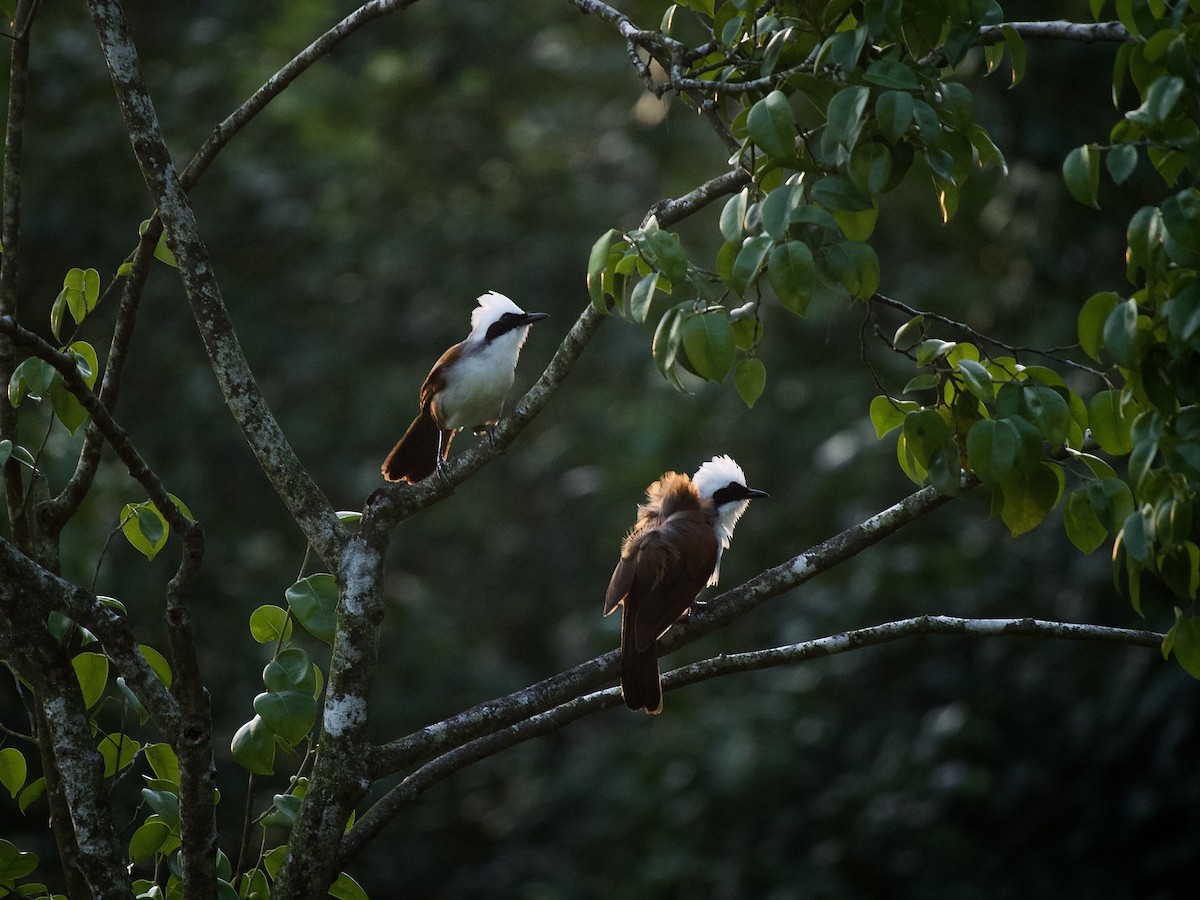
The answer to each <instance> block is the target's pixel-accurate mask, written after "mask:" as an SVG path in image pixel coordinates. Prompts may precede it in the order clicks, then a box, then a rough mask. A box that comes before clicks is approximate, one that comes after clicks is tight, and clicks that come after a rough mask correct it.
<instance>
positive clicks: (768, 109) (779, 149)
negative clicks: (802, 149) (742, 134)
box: [746, 91, 796, 161]
mask: <svg viewBox="0 0 1200 900" xmlns="http://www.w3.org/2000/svg"><path fill="white" fill-rule="evenodd" d="M746 129H747V131H748V132H749V134H750V140H752V141H753V142H754V143H755V144H757V145H758V146H759V147H761V148H762V149H763V151H764V152H765V153H766V154H767V155H768V156H770V157H771V158H773V159H777V160H782V161H786V160H789V159H791V158H792V157H794V156H795V155H796V117H795V115H794V114H793V113H792V107H791V105H790V104H789V103H788V98H787V95H786V94H784V93H783V92H782V91H771V93H769V94H767V96H765V97H763V99H761V100H759V101H758V102H757V103H755V104H754V105H753V106H752V107H750V112H749V114H748V115H747V116H746Z"/></svg>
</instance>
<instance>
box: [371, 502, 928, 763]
mask: <svg viewBox="0 0 1200 900" xmlns="http://www.w3.org/2000/svg"><path fill="white" fill-rule="evenodd" d="M949 499H950V498H948V497H945V496H942V495H940V494H938V493H937V491H935V490H934V489H933V488H922V489H921V490H919V491H917V492H916V493H914V494H910V495H909V496H908V497H905V498H904V499H903V500H901V501H900V502H899V503H896V504H894V505H893V506H890V507H888V508H887V509H885V510H883V511H881V512H879V513H877V514H875V515H873V516H871V517H870V518H869V519H867V520H866V521H864V522H861V523H859V524H857V525H854V526H852V527H851V528H848V529H846V530H845V531H843V532H841V533H840V534H838V535H835V536H834V537H832V538H829V539H828V540H826V541H823V542H821V543H820V544H818V545H817V546H815V547H813V548H812V549H810V550H808V551H807V552H805V553H802V554H800V555H799V556H796V557H793V558H792V559H790V560H788V561H787V562H785V563H782V564H780V565H778V566H775V567H773V568H770V569H767V570H766V571H765V572H762V573H760V574H759V575H757V576H756V577H754V578H751V579H750V580H749V581H747V582H745V583H744V584H741V585H738V586H737V587H735V588H731V589H730V590H728V591H726V592H724V593H723V594H721V595H719V596H717V597H715V598H713V599H712V600H709V601H707V602H705V603H704V604H703V605H702V606H698V607H696V608H695V609H694V610H693V613H692V615H691V616H689V617H688V618H686V619H685V620H683V621H682V622H680V623H679V624H677V625H676V626H675V627H674V628H672V629H671V630H670V631H669V632H668V633H667V635H666V637H665V638H663V639H662V640H661V641H660V642H659V644H660V648H661V652H664V653H665V652H668V651H670V650H673V649H676V648H678V647H681V646H683V645H684V644H688V643H691V642H692V641H695V640H697V639H698V638H700V637H703V636H704V635H706V634H710V633H711V632H713V631H716V630H717V629H719V628H723V627H724V626H725V625H727V624H729V623H730V622H731V621H733V620H734V619H736V618H738V617H739V616H742V615H745V614H746V613H747V612H749V611H750V610H752V609H754V608H755V607H757V606H758V605H759V604H761V603H763V602H764V601H766V600H767V599H769V598H771V597H774V596H777V595H779V594H782V593H784V592H785V591H789V590H791V589H792V588H794V587H797V586H798V585H801V584H803V583H804V582H806V581H808V580H809V579H811V578H814V577H816V576H817V575H819V574H821V573H822V572H826V571H828V570H829V569H831V568H833V567H834V566H836V565H837V564H838V563H840V562H843V561H845V560H847V559H851V558H853V557H854V556H856V555H858V554H859V553H861V552H862V551H863V550H865V549H866V548H868V547H870V546H873V545H874V544H877V543H879V542H880V541H881V540H883V539H884V538H886V537H888V536H889V535H892V534H894V533H895V532H896V531H898V530H899V529H901V528H903V527H904V526H905V525H907V524H909V523H911V522H913V521H916V520H917V519H919V518H921V517H922V516H925V515H927V514H928V513H930V512H932V511H933V510H935V509H937V508H938V507H940V506H941V505H942V504H944V503H946V502H947V501H948V500H949ZM618 660H619V653H618V651H615V650H614V651H611V652H609V653H605V654H602V655H601V656H597V657H595V658H593V659H591V660H588V661H587V662H585V663H581V664H580V665H578V666H575V667H574V668H572V669H569V670H567V671H566V672H562V673H560V674H558V675H555V676H553V677H551V678H547V679H546V680H544V681H541V682H539V683H537V684H535V685H532V686H530V687H528V688H525V689H523V690H520V691H516V692H515V693H512V694H509V695H508V696H506V697H501V698H498V699H496V700H491V701H488V702H487V703H482V704H480V705H479V706H476V707H474V708H472V709H469V710H467V711H465V712H462V713H459V714H458V715H456V716H452V717H451V718H449V719H445V720H443V721H441V722H438V723H435V724H433V725H429V726H427V727H426V728H423V729H421V730H419V731H416V732H414V733H413V734H410V735H408V736H407V737H404V738H401V739H399V740H396V741H391V742H390V743H387V744H384V745H382V746H380V747H378V748H376V750H375V752H374V754H373V760H372V773H373V775H374V777H376V778H379V777H383V776H385V775H389V774H393V773H395V772H399V771H403V770H404V769H407V768H410V767H411V766H414V765H419V764H420V763H421V762H423V761H425V760H427V759H430V758H431V757H433V756H435V755H437V754H439V753H442V752H444V751H445V750H446V749H448V748H451V747H454V746H457V745H459V744H462V743H465V742H466V741H470V740H474V739H476V738H479V737H483V736H485V735H487V734H491V733H493V732H496V731H499V730H501V729H504V728H507V727H509V726H511V725H513V724H515V723H517V722H519V721H521V720H522V719H525V718H528V717H530V716H533V715H537V714H538V713H542V712H545V711H546V710H548V709H551V708H552V707H555V706H558V705H559V704H561V703H564V702H566V701H567V700H569V699H572V698H574V697H577V696H578V695H579V694H581V693H582V692H583V691H586V690H590V689H591V688H593V687H595V686H596V685H598V684H601V683H603V682H604V681H605V680H607V679H611V678H613V677H614V676H615V674H616V671H617V665H618Z"/></svg>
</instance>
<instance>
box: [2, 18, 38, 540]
mask: <svg viewBox="0 0 1200 900" xmlns="http://www.w3.org/2000/svg"><path fill="white" fill-rule="evenodd" d="M33 10H34V3H33V2H32V0H20V2H19V3H18V4H17V8H16V14H15V15H14V16H13V31H14V34H13V37H12V40H11V41H10V42H9V45H10V55H9V66H8V117H7V120H6V122H5V129H4V172H3V176H2V177H3V189H4V198H3V207H0V246H2V247H3V253H2V254H0V316H12V315H16V311H17V263H18V259H19V255H20V247H21V240H20V237H21V166H22V162H23V159H24V148H25V95H26V88H27V84H28V80H29V79H28V74H29V30H30V27H31V26H32V24H33V20H32V18H31V17H32V15H33ZM14 368H16V359H15V357H14V353H13V345H12V340H11V339H10V338H9V337H8V336H7V335H0V385H7V384H8V382H9V379H10V378H11V377H12V373H13V369H14ZM0 440H9V441H12V442H13V444H16V443H17V411H16V410H15V409H13V407H12V405H11V404H9V403H4V402H0ZM3 469H4V471H3V476H4V494H5V499H6V501H7V508H8V517H9V523H10V527H11V528H12V534H13V536H14V537H15V538H16V540H17V542H18V543H20V544H21V546H22V547H26V548H28V547H29V546H30V534H29V523H28V521H27V520H26V518H25V489H24V482H23V480H22V476H21V469H20V464H19V463H18V462H17V461H16V460H15V459H9V460H8V461H7V462H6V463H5V464H4V467H3Z"/></svg>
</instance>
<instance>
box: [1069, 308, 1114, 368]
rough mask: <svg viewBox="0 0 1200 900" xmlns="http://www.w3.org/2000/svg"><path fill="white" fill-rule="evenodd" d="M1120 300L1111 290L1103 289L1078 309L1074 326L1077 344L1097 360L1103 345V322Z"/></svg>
mask: <svg viewBox="0 0 1200 900" xmlns="http://www.w3.org/2000/svg"><path fill="white" fill-rule="evenodd" d="M1120 302H1121V298H1120V297H1118V296H1117V295H1116V294H1114V293H1113V292H1112V291H1104V292H1102V293H1099V294H1093V295H1092V296H1091V297H1089V298H1088V299H1087V302H1086V303H1084V304H1083V307H1082V308H1081V309H1080V310H1079V319H1078V320H1077V322H1076V326H1075V327H1076V331H1077V333H1078V335H1079V345H1080V346H1081V347H1083V352H1084V353H1086V354H1087V355H1088V356H1090V357H1091V358H1092V359H1094V360H1096V361H1097V362H1099V361H1100V349H1101V347H1103V346H1104V324H1105V322H1107V321H1108V317H1109V316H1110V315H1111V314H1112V311H1113V310H1114V309H1116V308H1117V304H1118V303H1120Z"/></svg>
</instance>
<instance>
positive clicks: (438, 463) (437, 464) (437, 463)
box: [434, 428, 446, 481]
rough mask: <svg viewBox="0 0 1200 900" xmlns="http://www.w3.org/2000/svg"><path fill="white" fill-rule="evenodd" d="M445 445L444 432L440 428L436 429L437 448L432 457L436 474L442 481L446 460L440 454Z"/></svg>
mask: <svg viewBox="0 0 1200 900" xmlns="http://www.w3.org/2000/svg"><path fill="white" fill-rule="evenodd" d="M445 446H446V433H445V432H444V431H442V430H441V429H440V428H439V429H438V448H437V456H436V457H435V459H434V468H435V469H436V470H437V475H438V477H439V478H440V479H442V481H445V480H446V460H445V458H444V457H443V456H442V450H443V448H444V447H445Z"/></svg>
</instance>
